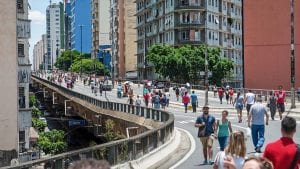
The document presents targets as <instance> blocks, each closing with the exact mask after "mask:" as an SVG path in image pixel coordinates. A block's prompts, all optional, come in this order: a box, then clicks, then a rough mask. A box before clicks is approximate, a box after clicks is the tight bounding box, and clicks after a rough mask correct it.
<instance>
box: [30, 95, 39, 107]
mask: <svg viewBox="0 0 300 169" xmlns="http://www.w3.org/2000/svg"><path fill="white" fill-rule="evenodd" d="M32 106H38V105H37V99H36V97H35V95H31V96H29V107H32Z"/></svg>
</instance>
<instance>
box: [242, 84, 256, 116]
mask: <svg viewBox="0 0 300 169" xmlns="http://www.w3.org/2000/svg"><path fill="white" fill-rule="evenodd" d="M244 102H245V105H246V110H247V118H249V111H250V108H251V106H252V105H253V104H254V103H255V94H254V93H252V90H249V91H248V93H246V97H245V100H244Z"/></svg>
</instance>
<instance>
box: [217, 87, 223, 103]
mask: <svg viewBox="0 0 300 169" xmlns="http://www.w3.org/2000/svg"><path fill="white" fill-rule="evenodd" d="M218 95H219V99H220V104H222V99H223V96H224V90H223V88H222V87H219V88H218Z"/></svg>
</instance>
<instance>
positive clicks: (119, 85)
mask: <svg viewBox="0 0 300 169" xmlns="http://www.w3.org/2000/svg"><path fill="white" fill-rule="evenodd" d="M117 96H118V98H122V85H121V84H118V86H117Z"/></svg>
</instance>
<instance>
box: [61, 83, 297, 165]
mask: <svg viewBox="0 0 300 169" xmlns="http://www.w3.org/2000/svg"><path fill="white" fill-rule="evenodd" d="M63 85H64V84H63ZM73 90H74V91H77V92H80V93H84V94H86V95H89V96H94V97H97V98H99V99H100V100H105V99H107V100H109V101H116V102H123V103H124V102H126V101H127V98H126V97H123V98H121V99H119V98H117V92H116V89H113V90H112V91H107V92H106V97H105V92H103V95H102V96H99V93H98V94H97V96H95V95H94V94H93V93H92V92H91V89H90V87H89V86H84V85H83V84H82V83H80V82H78V83H77V84H75V87H74V89H73ZM142 90H143V88H142V87H137V86H134V93H135V94H139V95H141V94H142ZM196 93H197V92H196ZM170 94H171V97H170V100H171V102H173V104H170V106H169V107H168V108H167V110H168V111H170V112H172V113H174V115H175V127H178V128H181V129H184V130H187V131H188V132H189V133H191V135H192V136H193V138H194V140H195V143H196V146H195V150H194V152H193V153H192V154H191V156H190V157H189V158H187V160H186V161H185V162H183V163H182V164H181V165H180V166H178V167H177V168H178V169H198V168H203V169H205V168H211V166H209V165H205V166H203V165H201V164H202V162H203V160H204V158H203V155H202V145H201V143H200V140H199V139H198V137H197V129H196V128H195V127H194V124H195V120H196V118H197V116H199V115H201V112H199V111H198V112H197V113H192V112H191V111H189V112H188V113H184V109H183V105H180V103H179V102H177V103H176V98H175V94H174V92H173V91H172V90H170ZM197 94H198V98H199V105H202V104H203V102H204V94H203V92H201V91H199V92H198V93H197ZM175 103H176V104H175ZM201 103H202V104H201ZM209 105H210V107H211V111H210V114H211V115H213V116H215V117H216V119H220V117H221V110H223V109H214V107H222V108H224V109H225V108H226V109H227V110H228V111H229V116H228V119H229V120H230V121H231V122H232V125H233V130H242V131H244V132H246V128H247V123H246V116H245V115H246V112H245V110H244V112H243V114H244V118H243V123H238V121H237V115H236V111H235V110H234V109H233V106H232V105H227V104H226V102H225V104H224V103H223V104H222V105H220V103H219V100H218V98H215V97H213V96H212V93H210V94H209ZM297 123H298V126H297V131H300V121H297ZM280 136H281V133H280V121H279V119H278V118H275V121H270V122H269V125H268V126H266V128H265V144H264V146H265V145H266V144H267V143H269V142H272V141H274V140H276V139H278V138H280ZM294 140H295V141H296V142H297V143H300V132H297V133H296V135H295V137H294ZM246 145H247V156H251V155H259V154H255V153H254V147H253V145H252V140H251V137H248V138H247V141H246ZM213 147H214V155H215V154H216V153H217V152H218V149H219V144H218V142H217V140H215V141H214V146H213ZM263 150H264V147H263V148H262V151H263Z"/></svg>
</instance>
